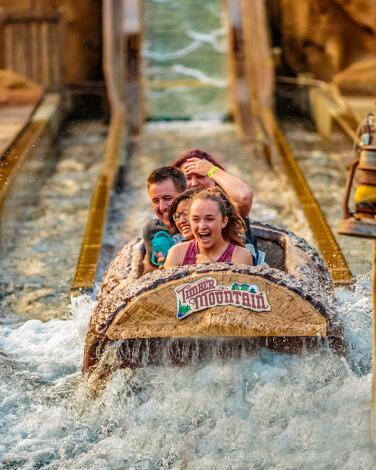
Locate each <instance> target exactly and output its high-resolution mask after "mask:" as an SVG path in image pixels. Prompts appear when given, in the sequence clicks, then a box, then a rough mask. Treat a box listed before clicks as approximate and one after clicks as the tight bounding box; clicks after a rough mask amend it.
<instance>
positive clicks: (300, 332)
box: [107, 272, 327, 340]
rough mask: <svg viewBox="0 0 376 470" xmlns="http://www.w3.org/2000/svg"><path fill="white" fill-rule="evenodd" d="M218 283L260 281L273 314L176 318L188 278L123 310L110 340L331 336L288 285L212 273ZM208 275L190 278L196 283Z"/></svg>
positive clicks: (227, 309)
mask: <svg viewBox="0 0 376 470" xmlns="http://www.w3.org/2000/svg"><path fill="white" fill-rule="evenodd" d="M208 275H209V276H210V277H213V278H215V279H216V281H217V284H220V285H230V284H231V283H232V282H234V281H236V282H239V283H248V284H251V283H255V284H257V285H258V286H259V288H260V291H264V292H265V293H266V296H267V298H268V300H269V303H270V306H271V311H270V312H261V313H258V312H253V311H250V310H248V309H245V308H240V307H235V306H231V305H227V306H218V307H213V308H208V309H205V310H202V311H200V312H196V313H193V314H192V315H190V316H189V317H186V318H184V319H182V320H179V319H178V318H176V311H177V306H176V296H175V292H174V288H175V287H178V286H179V285H180V284H184V283H185V282H187V281H188V279H186V278H184V279H182V280H181V281H171V282H168V283H166V284H163V285H162V286H159V287H157V288H156V289H154V290H153V291H151V292H146V293H144V294H142V295H140V296H139V297H137V298H136V299H134V300H133V301H131V302H130V303H129V304H128V305H127V306H126V307H124V309H122V310H121V311H120V312H119V313H118V315H117V317H116V319H115V320H114V322H113V323H112V325H111V326H110V328H109V329H108V331H107V337H108V338H109V339H111V340H119V339H129V338H153V337H154V338H155V337H160V338H165V337H175V338H176V337H187V336H192V337H197V336H199V337H200V336H237V337H244V336H246V337H258V336H326V334H327V323H326V320H325V318H324V317H323V316H322V315H320V313H318V312H317V310H316V309H315V308H314V307H313V306H312V305H311V304H310V303H309V302H307V301H306V300H304V299H302V298H301V297H300V296H299V295H298V294H297V293H295V292H291V291H289V290H288V289H287V288H286V287H282V286H277V285H276V284H274V283H273V282H271V281H268V280H266V279H263V278H260V277H256V276H249V275H245V274H238V275H234V274H233V273H226V272H219V273H208ZM204 277H207V276H206V275H205V276H203V275H192V276H189V282H195V281H197V280H199V279H202V278H204Z"/></svg>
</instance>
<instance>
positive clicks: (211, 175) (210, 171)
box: [208, 166, 218, 178]
mask: <svg viewBox="0 0 376 470" xmlns="http://www.w3.org/2000/svg"><path fill="white" fill-rule="evenodd" d="M217 170H218V167H217V166H212V167H211V168H210V170H209V171H208V176H209V178H212V177H213V175H214V173H215V172H216V171H217Z"/></svg>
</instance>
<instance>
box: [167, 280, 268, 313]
mask: <svg viewBox="0 0 376 470" xmlns="http://www.w3.org/2000/svg"><path fill="white" fill-rule="evenodd" d="M175 295H176V307H177V311H176V316H177V318H178V319H179V320H182V319H183V318H186V317H188V316H189V315H192V313H195V312H199V311H200V310H204V309H206V308H210V307H217V306H220V305H234V306H236V307H242V308H246V309H248V310H252V311H254V312H269V311H270V310H271V307H270V304H269V301H268V298H267V296H266V293H265V292H262V291H260V288H259V286H258V285H257V284H247V283H239V282H233V283H232V284H230V285H229V286H224V285H217V281H216V280H215V279H214V278H212V277H204V278H202V279H199V280H198V281H196V282H191V283H189V284H188V283H186V284H182V285H180V286H178V287H175Z"/></svg>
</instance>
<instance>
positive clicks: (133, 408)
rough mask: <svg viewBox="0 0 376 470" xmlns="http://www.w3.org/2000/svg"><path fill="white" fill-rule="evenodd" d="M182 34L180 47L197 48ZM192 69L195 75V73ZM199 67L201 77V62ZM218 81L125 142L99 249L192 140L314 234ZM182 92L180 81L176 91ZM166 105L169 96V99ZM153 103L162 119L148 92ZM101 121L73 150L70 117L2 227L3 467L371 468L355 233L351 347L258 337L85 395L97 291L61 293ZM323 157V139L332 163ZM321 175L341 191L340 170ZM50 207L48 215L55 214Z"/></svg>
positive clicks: (110, 247)
mask: <svg viewBox="0 0 376 470" xmlns="http://www.w3.org/2000/svg"><path fill="white" fill-rule="evenodd" d="M177 3H178V2H176V1H175V0H174V1H172V0H158V1H157V0H154V2H147V6H148V5H149V6H150V4H153V5H154V6H162V7H164V8H166V6H167V7H168V6H171V5H172V6H173V7H175V8H176V5H177ZM196 3H197V2H196ZM217 7H218V5H217V2H213V1H208V2H207V6H206V11H212V12H213V14H214V13H215V17H216V18H217V19H218V18H220V15H219V16H218V14H217V11H218V8H217ZM150 14H151V13H150V11H149V15H150ZM220 27H221V25H220V24H219V23H218V21H217V22H213V30H212V31H210V30H209V31H205V34H208V35H209V36H210V34H212V36H211V37H214V35H215V34H217V33H216V31H218V30H219V29H220ZM195 31H196V32H197V30H195ZM197 34H198V33H197ZM191 36H192V34H191ZM205 37H206V36H205ZM192 40H193V41H195V40H196V41H197V40H198V39H197V35H196V39H195V38H192ZM206 42H207V43H208V41H206ZM189 44H190V43H189V41H188V44H186V43H185V44H183V45H182V49H183V47H184V48H186V51H187V50H188V51H189V47H190V48H191V49H192V50H193V49H194V48H193V46H189ZM187 47H188V49H187ZM186 51H185V52H186ZM185 52H184V54H185ZM176 54H178V51H176V50H175V56H176ZM182 54H183V53H182ZM178 55H179V54H178ZM175 63H176V62H175ZM191 68H193V69H194V64H193V65H191ZM175 70H176V69H175ZM178 70H182V69H178ZM194 70H196V72H195V76H198V77H200V76H201V77H202V75H200V72H203V71H202V70H200V69H199V68H197V69H194ZM204 72H205V74H206V76H209V77H210V70H209V71H208V70H204ZM215 78H217V79H219V80H224V79H223V76H221V75H218V76H217V75H215ZM222 84H223V81H222V82H220V83H219V85H220V87H219V88H218V96H219V97H220V100H219V101H217V104H215V102H214V101H211V108H210V116H208V115H206V116H205V117H210V118H211V120H210V121H200V120H193V121H191V122H185V123H184V122H167V123H166V122H160V123H159V122H158V123H155V122H151V123H148V124H147V125H146V126H145V130H144V133H143V136H142V137H141V138H136V139H135V140H134V146H135V150H134V153H133V157H132V159H131V161H129V167H128V169H127V175H126V185H125V191H124V192H123V193H122V194H120V195H116V196H114V198H113V202H112V209H111V217H110V221H109V225H108V227H107V233H106V240H105V244H106V248H107V249H106V250H104V252H105V253H113V252H114V251H116V250H117V249H119V248H120V247H121V246H122V244H123V243H124V242H125V241H127V240H129V239H131V238H133V237H135V236H137V235H138V234H139V230H140V227H141V226H142V225H143V224H144V222H146V221H147V220H148V219H149V218H150V216H151V212H150V208H149V203H148V200H147V195H146V189H145V177H146V175H147V174H148V172H149V171H150V170H151V169H152V167H154V166H158V165H162V164H165V163H167V162H169V161H170V160H171V158H172V157H173V156H175V155H176V153H178V152H180V151H181V150H183V149H186V148H190V147H202V148H205V149H207V150H208V151H211V152H213V153H214V154H216V155H217V154H219V156H220V157H222V159H223V160H224V161H225V162H226V166H227V168H228V170H229V171H230V172H232V173H234V174H237V175H238V176H241V177H242V178H244V179H245V180H247V181H249V182H250V184H251V185H252V187H253V189H254V193H255V202H254V207H253V210H252V211H253V217H254V218H256V219H260V220H263V221H267V222H270V223H274V224H277V225H283V226H285V227H287V228H288V229H290V230H293V231H294V232H296V233H297V234H298V235H301V236H304V237H305V238H307V239H308V240H309V241H311V242H312V240H311V236H310V232H309V228H308V226H307V223H306V221H305V219H304V215H303V213H302V211H301V210H300V209H299V206H298V204H297V200H296V196H295V194H294V192H293V191H292V189H291V188H290V186H289V183H288V180H287V178H286V176H285V175H284V172H283V169H282V165H281V162H279V161H278V160H277V159H276V160H275V161H274V162H273V169H271V168H270V167H269V166H268V165H267V163H266V162H265V159H264V158H263V155H262V152H261V151H260V149H259V147H258V144H257V143H249V144H247V145H242V144H241V143H240V142H239V140H238V138H237V136H236V130H235V127H234V125H233V124H230V123H223V122H221V120H220V118H221V116H222V114H223V113H222V111H221V110H223V102H222V101H221V100H222V97H223V96H224V95H223V90H224V88H223V87H222ZM175 92H176V95H177V96H178V97H179V92H178V91H176V90H175ZM190 93H192V92H188V91H187V90H185V92H184V100H183V101H184V102H185V103H188V104H189V99H190V98H189V96H190ZM149 98H150V100H152V96H151V97H149ZM157 99H159V96H157ZM199 102H200V100H198V99H197V97H196V95H194V98H193V107H191V108H189V107H188V108H184V112H183V114H184V113H187V109H190V110H191V111H190V112H192V109H197V106H198V103H199ZM169 105H170V107H171V108H172V109H173V108H174V105H173V101H172V99H171V101H170V102H169ZM150 106H151V109H155V110H156V114H157V115H158V116H160V112H159V109H160V108H159V105H158V103H156V102H153V103H151V105H150ZM153 106H154V108H153ZM179 106H180V105H179ZM180 109H182V108H180ZM183 117H186V114H184V116H183ZM214 118H216V119H214ZM98 126H99V130H100V133H99V134H100V135H101V137H100V136H98V133H97V132H94V131H93V128H92V127H90V126H89V129H88V130H86V131H85V132H84V133H83V138H79V139H78V140H79V145H80V148H81V153H80V155H81V156H80V157H79V156H77V154H75V158H74V159H73V158H71V157H72V149H71V147H68V146H69V145H72V135H73V141H75V136H76V133H75V129H77V127H75V126H73V127H71V128H70V129H71V130H70V131H69V132H68V133H67V137H66V138H65V140H64V139H63V140H61V143H60V155H59V157H58V158H57V161H56V166H55V170H54V171H53V172H52V174H51V175H50V177H49V178H48V179H47V180H46V181H45V182H44V183H43V187H42V188H41V196H40V198H39V200H38V203H37V204H36V206H35V207H32V208H29V216H27V214H26V216H25V220H24V223H23V225H21V226H20V227H19V233H18V234H16V236H15V240H13V242H14V243H16V246H17V249H16V250H14V251H13V252H12V253H11V254H12V256H10V253H9V254H8V256H4V254H3V253H2V257H1V260H0V268H1V277H0V280H1V288H2V291H1V294H2V296H1V298H0V302H1V304H0V312H1V314H0V462H1V463H0V468H6V469H20V468H21V469H39V468H48V469H63V468H64V469H72V468H74V469H92V468H103V469H119V468H126V469H135V470H141V469H160V468H164V469H168V468H170V469H197V468H199V469H222V468H223V469H260V470H261V469H280V470H282V469H283V470H285V469H302V468H304V469H315V470H316V469H329V468H330V469H354V468H362V469H372V468H375V462H374V460H373V455H372V448H371V442H370V432H369V430H370V382H371V378H370V374H369V370H370V350H371V331H370V321H371V300H370V296H371V292H370V274H369V271H370V265H369V264H367V263H366V262H364V263H362V265H361V266H360V263H359V262H358V258H359V253H360V252H361V254H362V256H363V258H362V259H364V260H366V253H367V250H368V248H367V247H364V246H363V251H362V249H361V248H360V247H359V246H357V247H356V249H355V247H354V253H353V255H351V253H350V262H352V263H353V264H354V266H356V273H357V280H356V283H355V286H354V290H353V291H350V290H346V289H342V288H339V289H337V299H338V309H339V311H340V317H341V319H342V322H343V324H344V330H345V331H344V332H345V338H346V343H347V345H348V360H345V359H344V358H341V357H339V356H337V355H336V354H335V353H334V352H332V351H331V350H330V349H329V348H327V347H326V346H325V345H323V346H322V347H321V348H320V349H319V350H317V351H316V352H313V353H312V352H310V353H308V352H304V351H303V352H302V354H299V355H285V354H280V353H273V352H271V351H269V350H267V349H264V350H262V351H261V352H259V353H257V355H256V354H255V355H254V356H252V357H248V358H244V359H241V360H236V361H227V362H221V361H213V362H211V363H206V364H200V363H192V364H188V365H187V366H184V367H176V366H171V365H169V364H166V365H164V366H158V367H157V366H154V367H148V368H145V369H139V370H119V371H117V372H115V373H114V374H113V376H112V377H111V378H110V380H109V381H108V384H107V386H106V388H105V389H104V391H103V393H102V394H101V395H100V396H98V397H93V396H92V395H91V394H90V393H89V390H88V387H87V384H86V383H85V381H84V380H83V379H82V377H81V372H80V369H81V361H82V353H83V343H84V338H85V334H86V328H87V323H88V318H89V315H90V311H91V309H92V307H93V304H94V300H93V299H92V298H90V297H87V296H80V297H77V298H75V299H74V300H72V302H70V301H69V299H68V298H67V292H69V279H70V276H71V275H70V273H73V269H74V264H75V260H76V259H77V254H78V252H77V253H73V250H76V251H78V249H79V245H78V244H77V243H76V242H77V240H79V238H80V230H82V227H83V224H84V222H85V216H86V212H85V211H86V209H85V208H86V206H87V203H88V199H89V197H90V187H91V186H90V185H92V184H93V181H94V180H95V176H96V174H97V171H98V166H99V165H98V163H99V159H100V153H101V149H102V148H103V147H102V145H103V142H104V139H103V137H104V135H105V129H104V128H103V127H101V126H100V125H99V124H98V123H95V124H94V127H95V128H96V129H97V128H98ZM79 127H80V126H78V128H79ZM97 130H98V129H97ZM294 132H295V135H296V136H297V140H299V141H301V142H304V141H305V140H306V141H307V142H312V132H311V131H307V130H304V129H302V128H299V129H296V128H294ZM90 142H91V147H90V146H89V144H90ZM83 145H84V147H83ZM319 145H320V144H319V142H318V141H315V148H306V153H305V154H304V155H305V161H304V164H305V165H306V174H307V175H308V174H309V171H308V170H309V169H310V168H311V169H312V166H313V165H314V166H316V163H317V151H318V150H317V148H318V146H319ZM64 150H65V151H64ZM310 152H311V153H310ZM315 152H316V153H315ZM89 153H90V159H89V158H88V157H89ZM323 155H324V153H323V154H321V157H322V159H323V158H324V157H323ZM311 157H313V160H312V161H313V162H314V163H312V165H311V166H310V163H309V161H310V158H311ZM332 157H333V154H332V153H331V151H330V149H328V148H327V149H325V158H326V159H327V161H328V162H329V163H330V161H331V158H332ZM315 158H316V160H315ZM83 169H86V170H87V172H85V173H83ZM83 175H84V176H85V180H83V179H82V178H83ZM88 175H90V178H88ZM330 177H332V179H331V183H332V184H333V188H334V190H337V191H339V190H340V188H339V186H338V185H339V183H338V180H337V179H336V175H335V174H334V173H333V172H332V173H331V174H329V178H330ZM318 179H319V178H318ZM319 182H320V181H319ZM51 208H53V211H54V212H52V210H51ZM77 211H78V212H77ZM54 214H59V221H60V223H59V224H57V225H55V222H54V221H55V220H56V219H55V218H54ZM80 224H81V227H80V226H79V225H80ZM41 227H42V229H41ZM20 240H21V242H22V243H21V242H20ZM43 247H47V248H48V249H47V251H45V252H43ZM359 250H360V251H359ZM35 256H37V261H38V262H35V261H33V260H35ZM369 257H371V254H370V253H369ZM108 261H109V260H108V259H104V260H103V264H104V265H106V264H107V263H108ZM42 262H43V264H44V265H43V266H42V264H41V263H42ZM33 263H35V264H33ZM31 267H32V268H33V269H31ZM362 269H363V270H362ZM41 273H42V274H43V273H44V274H43V275H42V274H41ZM14 276H17V279H15V278H14ZM47 280H49V282H50V284H49V285H48V286H47V287H46V282H47ZM38 289H39V290H40V292H39V294H40V295H39V297H38V295H36V294H35V292H36V291H37V290H38ZM41 289H47V290H41ZM33 294H35V295H34V297H33ZM41 320H47V321H41Z"/></svg>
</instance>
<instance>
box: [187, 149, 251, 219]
mask: <svg viewBox="0 0 376 470" xmlns="http://www.w3.org/2000/svg"><path fill="white" fill-rule="evenodd" d="M213 166H214V165H213V164H212V163H211V162H208V161H207V160H201V159H199V158H189V159H188V160H187V162H186V163H185V164H184V172H186V173H187V174H190V173H197V174H199V175H201V176H207V174H208V171H209V170H210V169H211V168H213ZM211 178H212V180H213V181H215V183H217V184H218V185H219V186H220V187H221V188H222V189H223V191H224V192H225V193H226V194H227V195H228V196H229V197H230V198H231V199H232V200H233V202H234V203H235V205H236V208H237V210H238V212H239V214H240V215H241V216H242V217H247V216H248V214H249V211H250V210H251V207H252V201H253V192H252V190H251V188H250V187H249V186H248V184H246V183H244V181H242V180H240V179H239V178H237V177H236V176H233V175H230V174H229V173H227V172H226V171H224V170H221V169H220V168H218V170H216V171H215V173H214V174H213V175H212V176H211Z"/></svg>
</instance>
